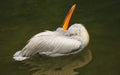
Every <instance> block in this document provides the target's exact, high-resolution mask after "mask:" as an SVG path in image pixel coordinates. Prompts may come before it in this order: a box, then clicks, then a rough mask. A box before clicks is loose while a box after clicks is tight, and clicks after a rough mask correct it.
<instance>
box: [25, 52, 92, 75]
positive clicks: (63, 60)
mask: <svg viewBox="0 0 120 75" xmlns="http://www.w3.org/2000/svg"><path fill="white" fill-rule="evenodd" d="M91 60H92V53H91V50H86V51H83V52H81V53H78V54H76V55H70V56H64V57H56V58H50V57H45V56H41V57H40V56H39V57H38V56H36V57H34V58H31V59H30V60H26V61H24V63H25V64H27V65H29V66H30V67H31V69H30V71H32V72H33V75H75V74H77V73H78V72H75V71H74V69H77V68H81V67H83V66H85V65H86V64H88V63H89V62H90V61H91Z"/></svg>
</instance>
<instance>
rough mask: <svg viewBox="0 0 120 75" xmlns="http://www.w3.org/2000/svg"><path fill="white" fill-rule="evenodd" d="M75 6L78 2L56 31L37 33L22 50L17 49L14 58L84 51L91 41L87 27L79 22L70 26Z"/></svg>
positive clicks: (53, 55)
mask: <svg viewBox="0 0 120 75" xmlns="http://www.w3.org/2000/svg"><path fill="white" fill-rule="evenodd" d="M75 7H76V4H74V5H73V6H72V7H71V9H70V10H69V12H68V14H67V16H66V18H65V20H64V23H63V27H59V28H57V29H56V30H55V31H45V32H41V33H38V34H36V35H35V36H33V37H32V38H31V39H30V40H29V41H28V43H27V45H26V46H25V47H24V48H23V49H22V50H20V51H17V52H16V53H15V54H14V55H13V59H15V60H16V61H22V60H25V59H28V58H30V57H32V56H33V55H35V54H40V55H47V56H50V57H57V56H64V55H70V54H76V53H78V52H80V51H82V50H83V49H84V48H85V47H86V46H87V44H88V43H89V34H88V32H87V29H86V28H85V27H84V26H83V25H82V24H78V23H75V24H73V25H71V26H70V27H68V24H69V21H70V18H71V16H72V14H73V12H74V9H75Z"/></svg>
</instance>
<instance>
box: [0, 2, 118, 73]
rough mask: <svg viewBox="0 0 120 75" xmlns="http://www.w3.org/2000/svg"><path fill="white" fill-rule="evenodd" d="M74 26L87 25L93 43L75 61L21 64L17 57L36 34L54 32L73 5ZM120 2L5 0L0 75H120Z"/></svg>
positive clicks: (41, 59)
mask: <svg viewBox="0 0 120 75" xmlns="http://www.w3.org/2000/svg"><path fill="white" fill-rule="evenodd" d="M74 3H76V4H77V7H76V10H75V12H74V14H73V16H72V19H71V22H70V24H73V23H82V24H84V25H85V27H86V28H87V29H88V32H89V34H90V43H89V45H88V46H87V47H86V49H84V51H83V52H81V53H78V54H76V55H71V56H65V57H57V58H49V57H45V56H35V57H33V58H31V59H30V60H27V61H24V62H16V61H14V60H13V59H12V55H13V54H14V53H15V52H16V51H18V50H21V49H22V48H23V47H24V46H25V44H26V42H27V41H28V40H29V39H30V38H31V37H32V36H33V35H35V34H36V33H39V32H42V31H44V30H55V29H56V28H57V27H59V26H62V23H63V20H64V18H65V16H66V14H67V12H68V10H69V8H70V7H71V6H72V5H73V4H74ZM119 9H120V1H119V0H109V1H105V0H91V1H90V0H69V1H67V0H66V1H63V0H52V1H50V0H44V2H43V1H40V0H29V1H24V0H19V1H16V0H10V1H9V0H1V2H0V51H1V52H0V75H75V74H77V75H119V74H120V72H119V67H120V66H119V65H120V60H119V59H120V48H119V41H120V39H119V38H120V30H119V28H120V25H119V24H120V14H119V13H120V10H119Z"/></svg>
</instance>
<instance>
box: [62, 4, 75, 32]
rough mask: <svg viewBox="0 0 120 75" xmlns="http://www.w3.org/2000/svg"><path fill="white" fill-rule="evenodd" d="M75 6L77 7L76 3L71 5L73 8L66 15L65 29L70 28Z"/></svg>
mask: <svg viewBox="0 0 120 75" xmlns="http://www.w3.org/2000/svg"><path fill="white" fill-rule="evenodd" d="M75 7H76V4H74V5H73V6H72V7H71V9H70V10H69V12H68V14H67V16H66V18H65V20H64V23H63V27H62V28H63V29H64V30H68V24H69V22H70V19H71V16H72V14H73V11H74V9H75Z"/></svg>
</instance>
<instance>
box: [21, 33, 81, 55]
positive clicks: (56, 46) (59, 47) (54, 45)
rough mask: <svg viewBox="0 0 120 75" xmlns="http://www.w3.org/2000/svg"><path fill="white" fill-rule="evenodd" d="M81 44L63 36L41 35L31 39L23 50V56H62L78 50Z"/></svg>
mask: <svg viewBox="0 0 120 75" xmlns="http://www.w3.org/2000/svg"><path fill="white" fill-rule="evenodd" d="M80 46H81V42H80V41H77V40H75V39H70V38H67V37H64V36H49V35H43V36H38V37H33V38H32V39H31V40H30V41H29V43H28V44H27V45H26V46H25V47H24V48H23V50H22V53H23V55H24V56H31V55H34V54H36V53H40V54H42V53H48V54H55V53H59V54H64V53H69V52H71V51H74V50H76V49H79V48H80Z"/></svg>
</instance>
